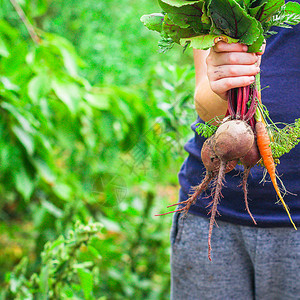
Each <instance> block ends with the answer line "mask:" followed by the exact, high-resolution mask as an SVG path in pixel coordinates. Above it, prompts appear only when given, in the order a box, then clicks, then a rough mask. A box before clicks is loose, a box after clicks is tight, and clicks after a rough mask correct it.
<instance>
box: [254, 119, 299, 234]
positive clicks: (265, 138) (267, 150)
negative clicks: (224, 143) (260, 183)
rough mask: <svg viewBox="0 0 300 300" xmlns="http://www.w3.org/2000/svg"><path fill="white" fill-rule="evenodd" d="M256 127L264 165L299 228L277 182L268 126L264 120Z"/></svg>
mask: <svg viewBox="0 0 300 300" xmlns="http://www.w3.org/2000/svg"><path fill="white" fill-rule="evenodd" d="M255 129H256V137H257V146H258V149H259V152H260V155H261V157H262V159H263V162H264V165H265V167H266V169H267V171H268V173H269V175H270V177H271V181H272V183H273V186H274V189H275V191H276V193H277V195H278V197H279V199H280V201H281V203H282V205H283V207H284V208H285V210H286V212H287V214H288V216H289V219H290V221H291V223H292V224H293V226H294V228H295V229H296V230H297V227H296V225H295V223H294V222H293V220H292V217H291V215H290V212H289V208H288V206H287V205H286V203H285V202H284V200H283V197H282V196H281V193H280V190H279V187H278V184H277V180H276V168H275V163H274V159H273V156H272V150H271V147H270V138H269V135H268V131H267V128H266V126H265V125H264V124H263V122H261V121H258V122H257V123H256V125H255Z"/></svg>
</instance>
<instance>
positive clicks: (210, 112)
mask: <svg viewBox="0 0 300 300" xmlns="http://www.w3.org/2000/svg"><path fill="white" fill-rule="evenodd" d="M195 108H196V111H197V113H198V115H199V117H200V118H201V119H202V120H203V121H205V122H207V121H210V120H211V119H213V118H215V117H218V116H224V115H225V113H226V110H227V101H225V100H223V99H222V98H221V97H220V96H218V95H217V94H215V93H214V92H213V91H212V90H211V87H210V85H209V81H208V78H207V77H203V78H202V79H201V80H200V81H199V82H198V84H197V85H196V89H195Z"/></svg>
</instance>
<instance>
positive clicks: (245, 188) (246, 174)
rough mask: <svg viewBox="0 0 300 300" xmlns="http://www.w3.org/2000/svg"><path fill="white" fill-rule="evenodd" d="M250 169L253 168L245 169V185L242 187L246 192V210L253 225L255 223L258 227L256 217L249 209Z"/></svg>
mask: <svg viewBox="0 0 300 300" xmlns="http://www.w3.org/2000/svg"><path fill="white" fill-rule="evenodd" d="M250 169H251V168H245V170H244V174H243V183H242V185H243V191H244V199H245V206H246V210H247V212H248V214H249V216H250V217H251V219H252V221H253V223H254V224H255V225H257V223H256V221H255V219H254V217H253V215H252V213H251V211H250V209H249V205H248V189H247V180H248V177H249V174H250Z"/></svg>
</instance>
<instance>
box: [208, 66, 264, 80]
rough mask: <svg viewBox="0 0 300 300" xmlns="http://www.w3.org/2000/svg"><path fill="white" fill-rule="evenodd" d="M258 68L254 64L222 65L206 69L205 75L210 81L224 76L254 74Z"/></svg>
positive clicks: (258, 70)
mask: <svg viewBox="0 0 300 300" xmlns="http://www.w3.org/2000/svg"><path fill="white" fill-rule="evenodd" d="M259 72H260V68H259V67H257V66H256V65H255V64H254V65H249V66H248V65H222V66H217V67H212V68H208V69H207V76H208V79H209V80H210V81H215V80H219V79H222V78H226V77H239V76H255V75H257V74H258V73H259Z"/></svg>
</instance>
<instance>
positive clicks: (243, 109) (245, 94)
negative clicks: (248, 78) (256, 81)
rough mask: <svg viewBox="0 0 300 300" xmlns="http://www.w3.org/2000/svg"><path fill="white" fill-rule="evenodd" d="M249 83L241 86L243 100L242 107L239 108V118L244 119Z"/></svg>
mask: <svg viewBox="0 0 300 300" xmlns="http://www.w3.org/2000/svg"><path fill="white" fill-rule="evenodd" d="M249 89H250V87H249V85H248V86H244V87H243V101H242V108H241V119H242V120H244V117H245V113H246V110H247V102H248V100H249Z"/></svg>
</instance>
